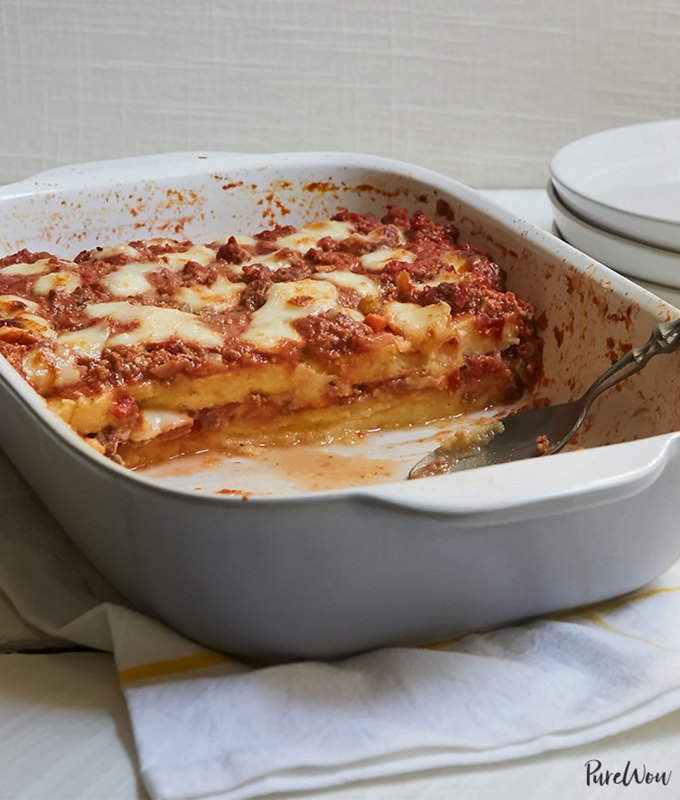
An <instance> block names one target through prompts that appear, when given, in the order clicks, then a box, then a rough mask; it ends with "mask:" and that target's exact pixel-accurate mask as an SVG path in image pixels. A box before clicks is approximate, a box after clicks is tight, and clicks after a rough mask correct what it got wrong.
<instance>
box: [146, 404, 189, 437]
mask: <svg viewBox="0 0 680 800" xmlns="http://www.w3.org/2000/svg"><path fill="white" fill-rule="evenodd" d="M192 425H193V420H192V419H191V417H190V416H189V415H188V414H185V413H183V412H181V411H168V410H167V409H162V408H144V409H142V410H141V412H140V415H139V418H138V420H137V423H136V425H135V428H134V430H133V431H132V434H131V435H130V439H131V441H133V442H144V441H148V440H149V439H155V438H156V436H160V435H161V434H162V433H169V432H170V431H176V430H178V429H180V428H191V426H192Z"/></svg>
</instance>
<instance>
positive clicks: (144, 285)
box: [102, 262, 161, 297]
mask: <svg viewBox="0 0 680 800" xmlns="http://www.w3.org/2000/svg"><path fill="white" fill-rule="evenodd" d="M158 269H161V265H160V264H155V263H149V262H131V263H130V264H124V265H123V266H122V267H119V268H118V269H116V270H114V271H113V272H110V273H109V274H108V275H107V276H106V277H105V278H104V280H103V281H102V283H103V284H104V286H106V288H107V289H108V290H109V291H110V292H111V294H112V295H113V296H114V297H134V295H136V294H143V293H144V292H148V291H149V290H150V289H151V288H152V287H151V284H150V283H149V281H148V280H147V279H146V278H145V277H144V276H145V274H146V273H147V272H152V271H153V270H158Z"/></svg>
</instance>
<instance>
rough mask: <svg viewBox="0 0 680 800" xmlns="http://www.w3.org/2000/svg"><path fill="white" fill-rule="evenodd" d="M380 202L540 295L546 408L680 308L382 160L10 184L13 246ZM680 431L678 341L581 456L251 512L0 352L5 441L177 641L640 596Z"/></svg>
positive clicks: (383, 638)
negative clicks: (169, 465)
mask: <svg viewBox="0 0 680 800" xmlns="http://www.w3.org/2000/svg"><path fill="white" fill-rule="evenodd" d="M440 201H445V203H446V204H448V206H446V205H443V204H442V203H441V202H440ZM388 202H390V203H396V204H400V205H403V206H406V207H407V208H409V209H411V210H413V209H415V208H417V207H418V208H422V209H423V210H425V211H426V212H428V213H430V214H435V215H436V214H437V212H438V210H439V212H442V211H446V213H448V214H449V215H450V214H453V216H454V218H455V223H456V225H457V226H458V228H459V229H460V231H461V236H462V238H463V239H464V240H469V241H471V242H473V243H474V244H476V245H478V246H480V247H481V248H483V249H485V250H487V251H488V252H490V253H491V255H492V256H493V257H494V258H495V259H496V260H497V261H498V262H499V263H500V264H501V265H502V266H503V267H504V268H505V269H506V270H507V272H508V275H509V279H508V284H509V288H511V289H514V290H516V291H517V292H518V293H520V294H521V296H523V297H526V298H528V299H530V300H531V301H532V302H533V303H534V305H535V307H536V311H537V315H538V319H539V323H540V327H541V330H542V335H543V338H544V342H545V368H544V372H545V374H544V377H543V379H542V381H541V384H540V386H539V387H538V388H537V393H538V394H539V395H541V396H542V397H545V398H547V399H548V400H550V401H560V400H564V399H567V398H569V397H571V396H574V395H577V394H579V393H580V392H581V391H582V390H583V389H584V388H585V387H586V386H587V385H588V384H589V383H590V382H591V381H592V379H593V378H594V377H595V376H596V375H597V374H598V373H599V372H600V371H602V369H603V368H604V367H605V366H606V365H608V364H609V363H610V361H611V360H612V359H613V358H614V357H616V356H617V355H619V354H620V353H621V351H622V347H623V345H625V343H628V342H633V343H638V344H639V343H641V342H642V341H643V340H644V339H646V338H647V336H648V334H649V331H650V329H651V327H652V326H653V325H654V324H655V323H656V322H658V321H659V320H666V319H669V318H672V317H674V316H675V314H676V313H677V312H676V311H675V309H673V308H671V307H670V306H668V305H666V304H665V303H664V302H663V301H661V300H659V299H658V298H655V297H654V296H652V295H650V294H648V293H646V292H644V291H643V290H641V289H639V288H638V287H636V286H635V285H634V284H632V283H630V282H629V281H628V280H626V279H624V278H622V277H620V276H617V275H616V274H614V273H613V272H611V271H609V270H608V269H606V268H605V267H602V266H601V265H599V264H597V263H593V262H592V260H590V259H589V258H587V257H586V256H584V255H582V254H580V253H579V252H577V251H576V250H574V249H572V248H571V247H569V246H568V245H566V244H564V243H562V242H560V241H559V240H557V239H556V238H554V237H553V236H551V235H549V234H547V233H545V232H542V231H540V230H538V229H536V228H534V227H532V226H531V225H529V224H528V223H525V222H522V221H521V220H517V219H514V218H513V217H512V216H511V215H509V214H508V213H506V212H505V211H503V210H501V209H500V208H498V207H496V206H494V205H493V204H492V203H491V202H489V201H488V200H486V199H483V198H482V197H480V196H479V195H478V194H476V193H475V192H474V191H472V190H471V189H469V188H467V187H465V186H462V185H461V184H459V183H456V182H455V181H453V180H450V179H448V178H446V177H443V176H442V175H438V174H436V173H433V172H430V171H428V170H425V169H421V168H418V167H415V166H411V165H408V164H403V163H400V162H396V161H391V160H387V159H382V158H376V157H372V156H359V155H348V154H333V153H331V154H328V153H320V154H315V153H312V154H285V155H281V154H278V155H243V154H230V153H182V154H175V155H165V156H154V157H144V158H135V159H129V160H124V161H112V162H104V163H99V164H89V165H82V166H75V167H69V168H65V169H60V170H56V171H54V172H50V173H45V174H42V175H38V176H36V177H34V178H31V179H28V180H26V181H23V182H21V183H17V184H14V185H12V186H6V187H4V188H2V189H0V219H1V222H0V247H1V248H2V250H3V251H4V252H12V251H14V250H16V249H18V248H20V247H29V248H33V249H38V250H40V249H49V250H52V251H56V252H59V253H61V254H64V255H66V256H72V255H74V254H75V253H76V252H77V251H79V250H81V249H83V248H85V247H93V246H95V245H97V244H101V243H104V242H107V243H111V242H113V241H124V240H129V239H135V238H143V237H144V236H150V235H159V234H162V235H179V236H180V237H183V238H184V237H186V238H192V239H196V240H199V241H201V240H203V241H209V240H211V239H213V238H216V237H218V236H222V235H224V233H225V231H234V230H240V231H253V230H257V229H258V228H261V227H264V225H265V224H266V223H268V222H269V221H272V220H281V221H283V220H285V222H286V223H292V224H297V223H301V222H303V221H304V220H305V219H309V218H312V217H322V216H326V215H327V214H329V213H332V212H333V210H334V209H335V208H336V207H337V206H338V205H344V206H347V207H350V208H352V209H354V210H357V211H361V212H368V211H379V210H380V209H383V208H384V207H385V205H386V203H388ZM678 429H680V356H678V355H676V356H668V357H662V358H658V359H656V360H655V361H653V362H652V363H651V364H650V365H649V366H648V367H647V368H646V369H645V370H644V371H643V372H642V373H640V374H639V375H637V376H636V377H634V378H632V379H631V380H629V381H628V382H626V383H625V384H623V385H621V386H619V387H617V390H616V391H612V392H610V393H609V394H608V395H606V396H604V397H603V398H601V400H600V401H599V403H598V405H597V406H596V408H595V409H594V411H593V414H592V417H591V421H590V427H589V429H588V430H587V431H586V432H585V433H584V434H583V435H582V436H581V438H580V440H579V442H578V444H579V445H581V446H582V447H583V448H585V449H582V450H577V451H575V452H569V453H563V454H560V455H557V456H552V457H549V458H545V459H533V460H529V461H524V462H519V463H515V464H509V465H501V466H496V467H489V468H485V469H480V470H477V471H473V472H468V473H461V474H455V475H449V476H441V477H434V478H428V479H423V480H419V481H410V482H405V481H403V480H396V481H392V482H388V483H384V484H381V485H371V486H361V485H358V486H354V487H349V488H344V489H337V490H333V491H322V492H300V491H297V490H296V489H295V487H292V488H291V487H288V488H287V489H285V490H283V489H282V490H281V491H280V492H278V491H276V492H270V493H269V494H265V495H262V496H257V494H255V495H253V496H252V497H250V498H249V499H248V501H247V502H244V501H243V499H242V497H239V496H230V495H224V494H219V493H217V492H215V491H208V490H206V488H205V486H203V487H201V486H196V485H194V483H192V478H191V476H184V477H183V478H182V479H181V480H180V479H177V478H176V477H175V478H170V477H165V478H164V477H163V476H162V475H160V476H159V475H153V474H149V473H144V472H130V471H126V470H125V469H123V468H121V467H119V466H117V465H116V464H114V463H112V462H110V461H108V460H107V459H105V458H104V457H101V456H99V455H98V454H96V453H95V452H93V451H92V450H91V449H90V448H89V447H87V446H85V445H84V444H82V443H81V441H80V440H79V438H78V437H77V436H76V435H75V434H74V433H73V432H72V431H71V430H70V429H69V428H68V427H67V426H66V425H65V424H64V423H62V422H61V421H60V420H59V419H57V418H56V417H54V416H52V415H51V414H49V413H48V412H47V411H46V409H45V407H44V404H43V401H42V400H41V398H40V397H39V396H38V395H37V394H35V393H34V392H33V390H32V389H30V387H28V386H27V385H26V384H25V383H24V382H23V381H22V380H21V379H20V378H19V376H18V375H17V374H16V373H15V372H14V371H13V370H12V369H11V368H10V367H9V365H8V364H7V363H6V362H4V361H1V360H0V444H1V445H2V447H3V448H5V450H6V451H7V453H8V455H9V457H10V458H11V459H12V460H13V462H14V463H15V464H16V466H17V467H18V468H19V470H20V471H21V472H22V473H23V474H24V476H25V477H26V478H27V480H28V481H29V482H30V484H31V485H32V486H33V487H34V489H35V490H36V492H37V493H38V495H39V496H40V497H41V498H42V500H43V501H44V502H45V504H46V505H47V507H48V508H49V509H50V510H51V511H52V513H53V514H54V516H55V517H56V518H57V519H58V520H59V522H60V523H61V525H62V526H63V527H64V529H65V530H66V531H67V532H68V533H69V534H70V536H71V537H72V538H73V540H74V541H75V542H76V543H77V545H78V546H79V547H80V548H81V549H82V550H83V551H84V553H85V554H86V555H87V556H88V557H89V558H90V559H91V560H92V561H93V562H94V563H95V564H96V566H97V567H98V568H99V569H100V570H101V571H102V572H103V573H104V574H105V575H107V576H108V578H109V579H110V580H111V581H112V582H113V583H114V584H115V585H116V586H117V587H118V588H119V589H120V590H121V591H122V592H123V593H124V594H125V595H126V596H127V597H128V598H129V600H130V601H131V602H132V603H134V604H136V605H137V606H138V607H140V608H141V609H143V610H145V611H146V612H148V613H151V614H153V615H156V616H157V617H159V618H161V619H163V620H164V621H165V622H167V623H168V624H170V625H171V626H174V627H175V628H176V629H177V630H179V631H181V632H182V633H184V634H186V635H188V636H190V637H193V638H194V639H196V640H198V641H200V642H202V643H204V644H206V645H209V646H212V647H216V648H219V649H223V650H226V651H229V652H232V653H236V654H241V655H244V656H256V657H261V658H266V659H291V658H309V657H324V658H327V657H337V656H342V655H345V654H349V653H353V652H357V651H360V650H364V649H368V648H373V647H378V646H384V645H393V644H406V643H427V642H433V641H437V640H441V639H443V638H446V637H450V636H451V635H453V634H457V633H460V632H462V631H469V630H473V629H480V628H485V627H488V626H493V625H499V624H501V623H504V622H508V621H510V620H517V619H521V618H526V617H529V616H533V615H537V614H542V613H545V612H550V611H554V610H557V609H564V608H568V607H574V606H580V605H584V604H588V603H592V602H595V601H598V600H602V599H604V598H607V597H610V596H613V595H620V594H622V593H625V592H629V591H631V590H633V589H635V588H637V587H639V586H641V585H642V584H644V583H646V582H647V581H649V580H651V579H652V578H654V577H655V576H656V575H658V574H659V573H660V572H661V571H662V570H663V569H664V568H665V567H667V566H668V565H670V564H671V563H672V562H673V560H674V559H675V558H677V556H678V555H679V554H680V537H679V536H678V534H677V520H678V519H679V518H680V492H678V490H677V487H678V485H680V452H679V439H678V434H677V433H676V431H677V430H678ZM429 446H431V443H427V442H426V441H425V439H423V440H422V444H421V445H420V448H421V450H422V452H421V453H420V454H422V453H424V452H425V451H426V450H427V449H428V447H429ZM374 455H377V456H378V457H379V456H380V455H381V454H379V453H378V454H374ZM227 468H228V465H227ZM260 488H261V489H262V491H263V492H264V491H266V490H267V486H266V485H263V486H261V487H260ZM198 489H202V491H198Z"/></svg>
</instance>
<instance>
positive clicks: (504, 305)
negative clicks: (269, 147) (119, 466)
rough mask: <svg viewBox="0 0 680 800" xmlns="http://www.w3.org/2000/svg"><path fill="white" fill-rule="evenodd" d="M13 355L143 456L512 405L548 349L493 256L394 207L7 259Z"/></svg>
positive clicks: (115, 447) (3, 282)
mask: <svg viewBox="0 0 680 800" xmlns="http://www.w3.org/2000/svg"><path fill="white" fill-rule="evenodd" d="M0 354H2V355H3V356H4V357H5V358H6V359H7V360H8V361H9V363H10V364H11V365H12V366H13V367H14V368H15V369H16V370H17V371H18V372H19V373H20V374H21V375H22V376H23V377H24V378H25V379H26V380H27V381H28V382H29V383H30V385H31V386H33V388H34V389H35V390H36V391H37V392H39V393H40V394H41V395H42V396H43V397H44V398H45V400H46V402H47V404H48V406H49V407H50V408H51V409H52V410H53V411H54V412H56V413H57V414H59V416H61V417H62V418H63V419H64V420H66V421H67V422H68V423H69V424H70V425H71V426H72V427H73V428H74V430H75V431H76V432H77V433H78V434H80V435H81V436H82V437H84V439H85V440H86V441H87V442H89V443H90V444H91V445H92V446H93V447H95V448H96V449H98V450H100V451H101V452H102V453H105V454H106V455H108V456H110V457H113V458H115V459H117V460H119V461H122V462H123V463H125V464H127V465H128V466H139V465H142V464H144V463H147V462H149V461H151V460H157V459H162V458H167V457H169V456H172V455H176V454H178V453H182V452H192V451H195V450H197V449H203V448H204V447H223V448H229V447H231V446H233V445H234V444H236V443H240V442H242V441H250V442H258V443H271V444H276V443H280V442H286V443H290V442H293V441H298V440H303V439H304V440H309V439H312V440H314V439H315V438H322V437H324V436H328V435H329V434H332V435H339V434H351V433H354V432H358V431H364V430H368V429H374V428H380V427H393V426H402V425H407V424H415V423H423V422H426V421H429V420H433V419H437V418H441V417H446V416H450V415H453V414H457V413H460V412H461V411H467V410H474V409H479V408H482V407H487V406H489V405H491V404H494V403H498V402H505V401H510V400H513V399H515V398H517V397H518V396H519V395H520V394H521V393H522V391H523V390H524V389H525V387H526V386H527V385H529V384H531V382H532V381H533V380H534V379H535V377H536V375H537V374H538V370H539V368H540V356H541V347H540V341H539V340H538V339H537V336H536V332H535V327H534V323H533V309H532V307H531V306H530V305H529V304H528V303H527V302H525V301H523V300H520V299H518V298H517V297H515V295H514V294H513V293H512V292H506V291H505V289H504V275H503V272H502V270H501V269H500V268H499V267H498V266H497V265H496V264H495V263H494V262H493V261H492V260H491V259H490V258H489V257H488V256H487V255H486V254H484V253H483V252H481V251H479V250H477V249H475V248H473V247H471V246H470V245H467V244H460V243H458V241H457V234H456V231H455V230H454V229H453V228H452V227H451V226H450V225H448V224H440V223H439V222H436V221H435V220H433V219H431V218H430V217H428V216H426V215H425V214H423V213H421V212H416V213H414V214H409V213H408V212H407V211H405V210H404V209H401V208H396V207H393V206H388V208H387V211H386V213H385V215H384V216H383V217H382V219H378V218H377V217H374V216H372V215H370V214H357V213H353V212H350V211H346V210H340V211H339V212H338V213H337V214H336V215H335V216H334V217H333V218H332V219H329V220H320V221H315V222H310V223H308V224H306V225H305V226H304V227H303V228H300V229H296V228H293V227H291V226H286V227H274V228H271V229H268V230H264V231H261V232H260V233H256V234H255V235H252V236H227V237H225V238H224V239H220V240H217V241H214V242H210V243H208V244H199V245H197V244H193V243H192V242H188V241H176V240H173V239H150V240H146V241H133V242H129V243H128V244H123V245H115V246H107V247H98V248H96V249H94V250H88V251H84V252H82V253H80V254H79V255H78V256H76V258H75V259H74V260H73V261H68V260H65V259H63V258H60V257H57V256H55V255H51V254H49V253H43V252H41V253H32V252H29V251H27V250H22V251H20V252H18V253H15V254H13V255H9V256H6V257H4V258H2V259H0Z"/></svg>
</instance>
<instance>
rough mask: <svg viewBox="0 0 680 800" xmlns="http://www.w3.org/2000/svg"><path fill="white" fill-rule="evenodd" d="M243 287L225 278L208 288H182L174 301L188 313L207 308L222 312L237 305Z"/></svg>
mask: <svg viewBox="0 0 680 800" xmlns="http://www.w3.org/2000/svg"><path fill="white" fill-rule="evenodd" d="M245 286H246V285H245V283H232V282H231V281H229V280H227V279H226V278H218V279H217V280H216V281H215V282H214V283H212V284H211V285H210V286H201V285H198V286H184V287H183V288H181V289H180V290H179V291H178V292H176V294H175V299H176V300H177V302H178V303H180V304H181V305H183V306H186V307H187V308H188V309H189V311H201V309H204V308H208V307H209V308H214V309H216V310H220V311H223V310H224V309H226V308H233V307H234V306H235V305H236V304H237V303H238V301H239V298H240V296H241V292H242V291H243V290H244V289H245Z"/></svg>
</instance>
